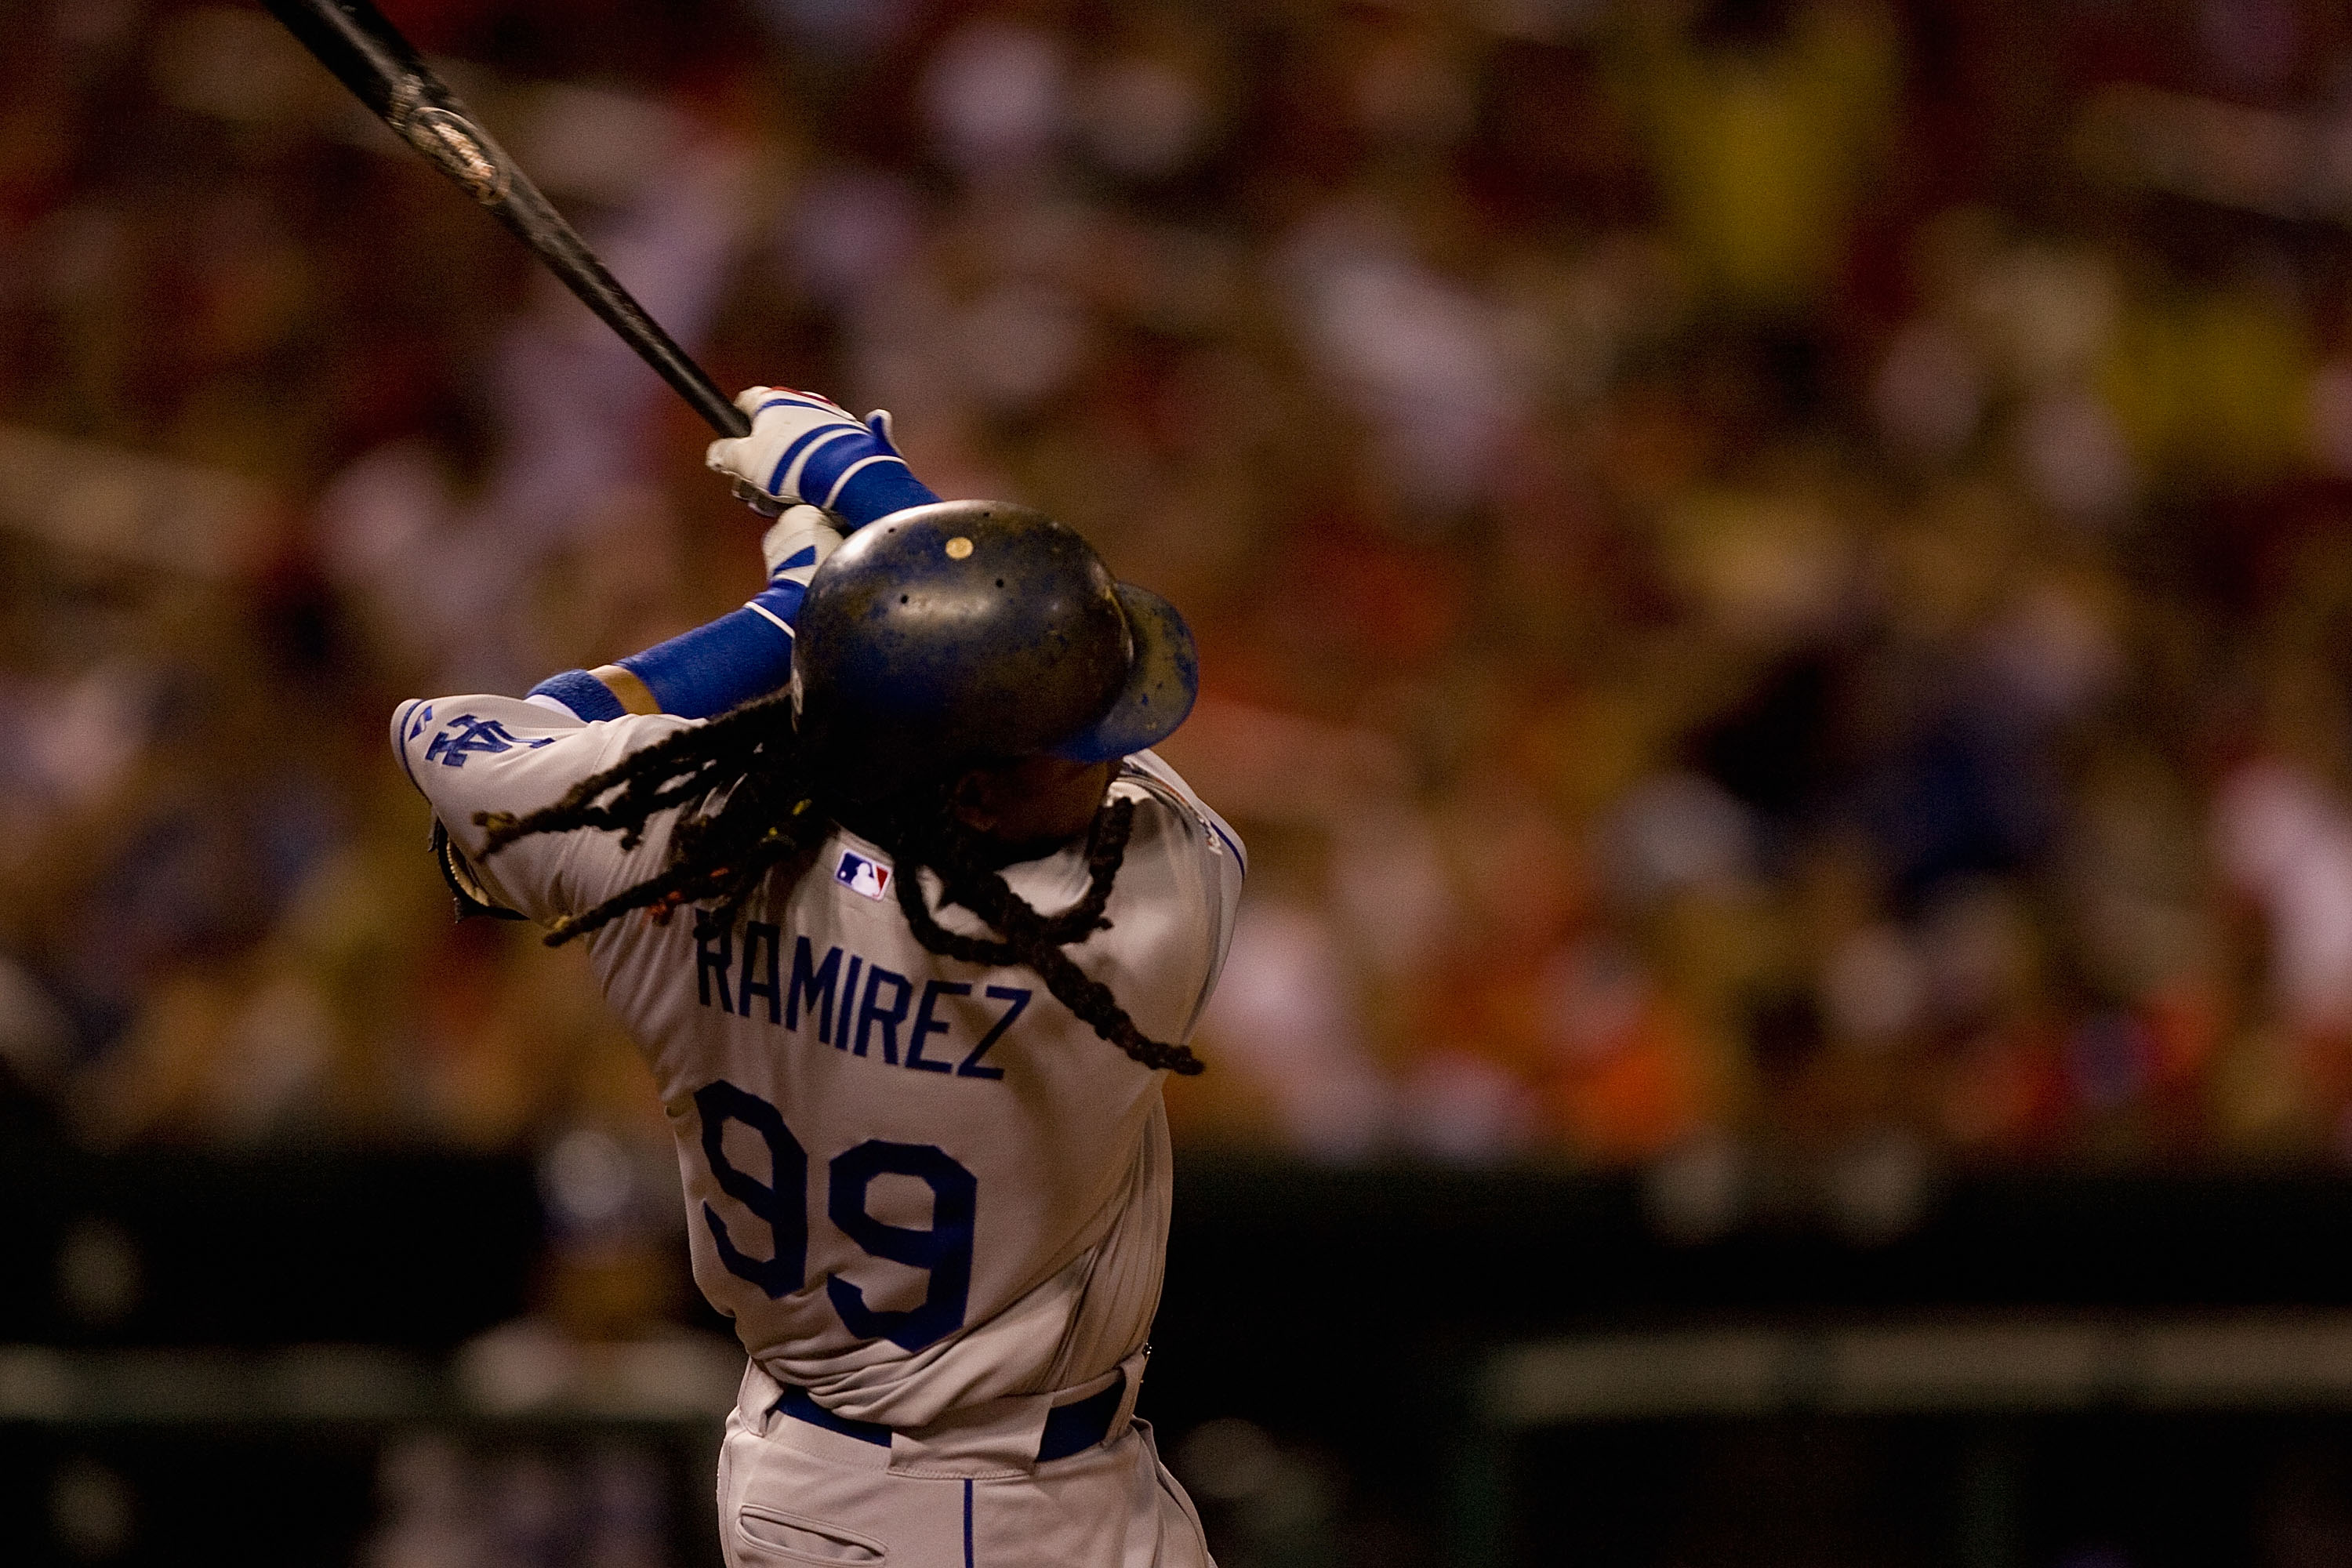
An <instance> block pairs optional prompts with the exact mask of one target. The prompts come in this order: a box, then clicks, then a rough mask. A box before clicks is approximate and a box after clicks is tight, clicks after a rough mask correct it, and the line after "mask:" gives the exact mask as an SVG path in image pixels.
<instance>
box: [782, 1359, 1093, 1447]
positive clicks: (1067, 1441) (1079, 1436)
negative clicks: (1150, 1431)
mask: <svg viewBox="0 0 2352 1568" xmlns="http://www.w3.org/2000/svg"><path fill="white" fill-rule="evenodd" d="M1126 1394H1127V1374H1126V1373H1119V1374H1118V1376H1117V1377H1114V1378H1113V1379H1111V1384H1110V1386H1109V1387H1108V1388H1106V1389H1104V1390H1103V1391H1102V1392H1100V1393H1099V1394H1087V1396H1086V1397H1085V1398H1084V1399H1080V1400H1076V1401H1075V1402H1073V1403H1071V1404H1068V1405H1055V1407H1054V1408H1053V1409H1051V1410H1048V1411H1047V1412H1045V1433H1044V1435H1043V1436H1040V1437H1039V1438H1038V1439H1037V1462H1038V1463H1039V1464H1041V1465H1042V1464H1045V1462H1046V1461H1047V1460H1050V1459H1066V1458H1069V1457H1070V1456H1071V1455H1073V1454H1078V1453H1084V1452H1085V1451H1086V1450H1087V1449H1088V1448H1091V1447H1094V1446H1095V1445H1096V1444H1097V1443H1100V1442H1101V1441H1102V1440H1103V1439H1104V1438H1106V1437H1108V1436H1110V1424H1111V1422H1112V1421H1114V1420H1115V1419H1117V1418H1118V1406H1119V1402H1120V1401H1121V1400H1122V1399H1123V1398H1125V1397H1126ZM773 1408H775V1409H777V1410H779V1411H782V1413H783V1414H784V1415H789V1416H791V1417H792V1418H793V1420H795V1421H805V1422H807V1423H808V1424H809V1425H810V1426H822V1427H824V1429H825V1430H826V1431H828V1432H838V1433H840V1434H841V1435H842V1436H845V1437H855V1438H856V1439H857V1440H858V1441H859V1442H861V1443H872V1444H874V1445H876V1446H877V1447H883V1448H887V1447H889V1446H890V1428H889V1427H887V1426H883V1425H882V1424H881V1423H880V1422H878V1421H853V1420H851V1419H850V1418H849V1417H848V1416H846V1415H835V1414H834V1413H833V1412H832V1411H830V1410H827V1409H826V1408H825V1407H824V1405H819V1404H818V1403H817V1402H816V1401H815V1399H814V1398H813V1397H811V1396H810V1394H809V1391H808V1390H807V1389H805V1388H793V1387H789V1386H788V1387H786V1388H785V1390H784V1392H783V1396H782V1398H780V1399H778V1400H777V1401H776V1403H775V1405H774V1406H773Z"/></svg>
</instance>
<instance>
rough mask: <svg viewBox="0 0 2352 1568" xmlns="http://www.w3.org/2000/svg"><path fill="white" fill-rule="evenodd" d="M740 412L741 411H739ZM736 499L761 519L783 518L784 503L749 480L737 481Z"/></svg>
mask: <svg viewBox="0 0 2352 1568" xmlns="http://www.w3.org/2000/svg"><path fill="white" fill-rule="evenodd" d="M739 412H740V410H739ZM735 499H736V500H740V501H741V502H742V503H743V504H744V505H745V506H748V507H750V508H751V510H753V511H756V512H758V513H759V514H760V515H761V517H782V516H783V515H784V503H783V502H782V501H780V500H777V499H776V498H775V497H773V496H772V495H770V494H769V493H768V492H767V491H765V490H763V489H761V488H760V487H759V486H757V485H755V484H753V483H752V482H751V480H749V479H737V480H736V481H735Z"/></svg>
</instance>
